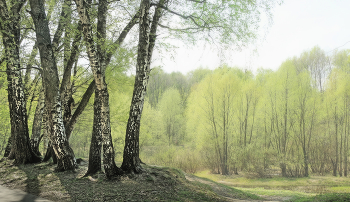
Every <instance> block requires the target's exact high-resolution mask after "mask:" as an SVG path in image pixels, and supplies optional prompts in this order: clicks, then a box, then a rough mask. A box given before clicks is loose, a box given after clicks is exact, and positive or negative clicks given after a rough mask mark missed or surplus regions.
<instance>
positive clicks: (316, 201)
mask: <svg viewBox="0 0 350 202" xmlns="http://www.w3.org/2000/svg"><path fill="white" fill-rule="evenodd" d="M348 201H350V193H346V194H345V193H330V194H321V195H317V196H313V197H300V198H296V199H293V200H290V202H348Z"/></svg>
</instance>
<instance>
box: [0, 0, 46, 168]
mask: <svg viewBox="0 0 350 202" xmlns="http://www.w3.org/2000/svg"><path fill="white" fill-rule="evenodd" d="M23 4H24V2H15V3H13V5H11V10H10V11H11V13H9V10H8V7H7V5H6V1H5V0H1V1H0V17H1V19H0V27H1V32H2V39H3V45H4V49H5V58H6V73H7V81H8V102H9V110H10V119H11V136H12V138H11V151H10V153H9V155H8V157H9V158H10V159H15V161H14V163H15V164H26V163H36V162H40V161H41V159H40V158H39V157H38V156H37V155H35V153H34V152H33V151H32V149H31V147H30V141H29V130H28V120H27V110H26V101H25V94H24V85H23V83H22V78H21V75H22V74H21V71H20V68H21V67H20V58H19V45H20V43H19V39H20V14H19V13H20V11H21V8H22V6H23Z"/></svg>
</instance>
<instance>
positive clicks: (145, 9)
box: [121, 0, 150, 173]
mask: <svg viewBox="0 0 350 202" xmlns="http://www.w3.org/2000/svg"><path fill="white" fill-rule="evenodd" d="M149 9H150V1H149V0H143V1H142V2H141V5H140V22H139V44H138V55H137V64H136V76H135V84H134V92H133V96H132V101H131V106H130V113H129V119H128V124H127V128H126V136H125V146H124V154H123V164H122V166H121V168H122V169H123V170H124V171H126V172H135V173H141V172H142V170H143V169H142V167H141V165H140V163H141V161H140V158H139V133H140V121H141V114H142V110H143V104H144V99H145V93H146V87H147V83H148V79H149V72H150V66H149V64H150V62H149V56H148V54H149V40H150V19H149Z"/></svg>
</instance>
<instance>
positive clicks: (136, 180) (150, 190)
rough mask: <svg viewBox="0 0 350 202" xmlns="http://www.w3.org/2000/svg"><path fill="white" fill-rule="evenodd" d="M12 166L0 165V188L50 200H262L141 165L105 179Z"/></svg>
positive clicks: (174, 171) (80, 171) (84, 168)
mask: <svg viewBox="0 0 350 202" xmlns="http://www.w3.org/2000/svg"><path fill="white" fill-rule="evenodd" d="M12 163H13V161H3V162H0V176H1V178H0V185H2V186H5V187H8V188H11V189H19V190H22V191H25V192H27V193H30V194H33V195H36V196H40V197H42V198H45V199H49V200H52V201H60V202H61V201H237V200H238V199H242V200H243V201H245V200H252V199H260V201H261V200H262V198H259V197H258V196H255V195H252V194H245V193H243V192H242V191H239V190H235V189H232V188H226V187H225V186H222V187H220V186H219V185H218V184H217V183H214V182H211V181H210V180H209V181H206V180H204V179H201V178H198V177H196V176H193V175H190V174H186V173H184V172H182V171H181V170H178V169H174V168H167V167H159V166H146V165H145V166H144V169H145V172H144V173H142V174H139V175H134V174H128V175H124V176H121V177H119V178H117V179H113V180H107V179H105V177H104V174H103V173H98V174H96V175H94V176H91V177H84V178H83V177H82V176H83V175H84V174H85V172H86V171H87V165H86V163H83V165H80V166H79V169H77V170H76V172H61V173H55V172H54V168H55V166H54V165H52V164H51V163H40V164H30V165H21V166H14V165H13V164H12ZM203 182H204V183H203ZM236 199H237V200H236Z"/></svg>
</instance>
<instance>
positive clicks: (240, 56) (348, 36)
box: [155, 0, 350, 74]
mask: <svg viewBox="0 0 350 202" xmlns="http://www.w3.org/2000/svg"><path fill="white" fill-rule="evenodd" d="M349 9H350V1H349V0H284V3H283V4H282V5H281V6H276V7H275V8H274V11H273V15H274V17H273V21H274V22H273V24H272V26H270V27H269V29H268V32H267V33H266V37H265V40H263V37H261V40H260V41H259V42H258V43H256V44H253V45H252V46H251V48H247V49H244V50H242V51H241V52H239V51H233V50H234V49H235V48H234V47H232V51H230V52H229V53H227V54H226V55H228V56H229V57H227V58H226V59H225V60H224V61H223V59H222V57H221V58H220V57H218V52H217V51H212V48H211V47H206V48H204V47H203V46H201V47H200V48H196V47H193V48H191V49H188V48H178V49H177V50H176V51H175V54H173V55H172V57H173V59H170V56H169V58H163V60H162V62H155V65H161V66H162V67H163V70H164V71H166V72H168V73H169V72H174V71H180V72H182V73H184V74H186V73H187V72H189V71H191V70H194V69H197V68H198V67H200V66H201V67H204V68H209V69H215V68H217V67H218V66H219V65H220V64H221V63H223V62H224V63H226V64H228V65H229V66H238V67H240V68H243V69H249V70H252V71H253V72H255V71H256V70H257V69H258V68H260V67H263V68H266V69H273V70H277V69H278V67H279V66H280V65H281V63H282V62H283V61H285V60H286V59H288V58H290V57H293V56H299V55H300V54H301V53H302V52H303V51H307V50H310V49H312V48H313V47H314V46H316V45H318V46H319V47H320V48H321V49H322V50H324V51H326V52H327V54H331V53H332V51H333V50H334V49H335V48H338V47H340V46H342V47H340V48H339V50H341V49H350V22H349V21H350V10H349ZM347 42H348V43H347ZM346 43H347V44H346ZM344 44H345V45H344ZM343 45H344V46H343ZM179 46H180V47H181V45H179ZM253 50H256V52H254V51H253Z"/></svg>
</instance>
